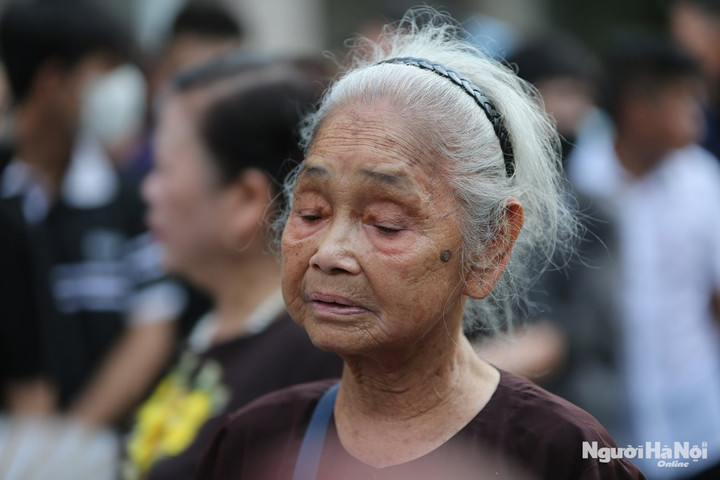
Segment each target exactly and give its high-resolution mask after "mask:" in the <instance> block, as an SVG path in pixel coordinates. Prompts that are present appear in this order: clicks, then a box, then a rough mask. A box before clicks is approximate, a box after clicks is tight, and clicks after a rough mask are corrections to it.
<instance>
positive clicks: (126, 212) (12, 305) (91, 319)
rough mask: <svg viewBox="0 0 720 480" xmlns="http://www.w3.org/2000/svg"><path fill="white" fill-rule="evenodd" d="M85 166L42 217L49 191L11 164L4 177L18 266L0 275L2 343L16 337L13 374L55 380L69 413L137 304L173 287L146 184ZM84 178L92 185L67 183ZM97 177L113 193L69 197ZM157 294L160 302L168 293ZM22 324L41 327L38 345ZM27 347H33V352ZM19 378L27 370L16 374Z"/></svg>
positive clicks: (97, 161) (101, 161)
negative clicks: (155, 237) (141, 187)
mask: <svg viewBox="0 0 720 480" xmlns="http://www.w3.org/2000/svg"><path fill="white" fill-rule="evenodd" d="M74 155H75V154H74ZM86 155H87V154H86ZM85 158H87V157H85ZM76 161H78V160H76V159H75V156H74V157H73V160H72V162H71V166H70V167H68V173H67V174H66V178H65V180H64V184H63V188H62V189H61V193H60V194H59V195H58V197H57V198H55V199H48V198H46V196H45V197H43V198H44V200H45V202H47V203H48V205H47V206H46V207H45V208H44V209H43V208H39V209H38V208H35V210H36V211H38V212H41V213H36V214H31V213H29V212H31V211H33V208H30V207H37V205H38V204H39V203H42V202H38V199H39V198H40V197H42V196H39V195H38V192H39V191H40V190H41V188H40V187H39V185H38V184H36V183H35V182H34V181H33V180H32V179H31V178H28V177H22V176H21V177H18V176H17V172H18V171H22V169H23V168H26V167H18V165H19V163H18V162H6V163H7V165H6V166H5V168H4V169H3V170H2V171H0V210H2V212H3V213H2V216H3V217H4V219H5V220H4V221H3V222H4V223H7V222H10V223H11V224H12V228H9V229H6V228H4V227H3V231H2V235H1V236H2V237H3V240H2V246H3V247H5V246H6V245H9V246H10V247H8V250H5V251H3V252H2V254H0V256H2V257H3V258H2V259H0V263H2V264H3V265H2V266H5V264H8V268H7V269H6V268H0V285H8V287H6V289H5V291H4V292H3V293H2V294H1V295H0V312H4V313H1V314H0V338H5V339H13V348H12V349H7V348H3V347H2V346H0V348H2V349H3V350H4V351H5V352H7V357H8V358H7V363H9V364H11V365H14V367H13V370H26V371H28V372H29V371H30V370H32V371H33V373H35V374H38V375H42V376H44V377H46V378H49V379H50V380H51V381H52V382H53V383H54V385H55V386H56V387H57V393H58V401H59V404H60V407H61V408H64V407H67V406H68V405H70V404H71V403H72V401H73V400H74V399H75V397H76V396H77V395H78V394H79V393H80V392H81V391H82V390H83V388H84V387H85V386H86V385H87V383H88V382H89V380H90V378H91V377H92V375H93V374H94V372H95V371H96V369H97V368H98V366H99V365H100V364H101V362H102V361H103V360H104V357H105V356H106V355H107V353H108V352H109V350H110V349H111V348H112V346H113V345H114V344H115V343H116V342H117V340H118V339H119V336H120V335H121V333H122V332H123V330H124V328H125V326H126V322H127V321H128V320H129V318H130V317H129V315H128V312H129V311H131V309H132V308H133V305H134V302H143V301H147V299H148V298H149V297H148V296H147V295H145V294H149V293H150V289H151V288H152V287H154V286H158V285H160V284H162V285H168V286H169V281H168V279H167V277H166V275H165V272H164V269H163V267H162V265H161V261H162V257H161V255H160V254H159V252H158V251H157V247H156V246H155V244H154V242H153V241H152V239H151V238H150V236H149V235H148V234H147V233H146V232H147V230H146V227H145V224H144V220H143V215H144V205H143V204H142V202H141V200H140V196H139V192H138V191H137V185H135V184H134V183H132V182H130V181H129V180H128V179H126V178H125V177H123V176H121V175H120V174H119V173H118V172H117V170H116V169H115V167H114V166H113V165H112V164H110V163H108V162H109V160H107V159H106V158H104V157H98V158H94V159H93V160H91V162H92V166H88V165H87V160H85V163H80V164H78V166H77V168H73V165H74V164H75V162H76ZM98 170H100V171H101V172H102V174H101V175H100V174H97V173H96V172H97V171H98ZM71 171H72V172H74V173H71ZM74 175H80V177H81V179H82V180H83V181H84V182H85V183H83V182H80V184H71V185H67V182H68V181H69V179H70V178H72V177H73V176H74ZM82 175H86V177H82ZM92 175H94V177H93V179H94V178H95V177H101V178H102V179H104V180H105V181H106V183H107V184H108V185H110V186H111V187H112V188H108V189H107V194H103V195H96V197H97V198H98V199H97V200H94V201H92V202H90V201H88V202H86V203H85V204H81V202H78V201H71V200H69V197H68V196H67V192H68V191H72V192H78V191H81V190H83V188H87V187H88V186H89V185H92V184H91V183H90V182H88V181H87V178H88V177H87V176H92ZM75 178H77V177H75ZM95 185H97V183H95ZM99 188H100V187H96V190H97V189H99ZM96 193H97V192H96ZM102 193H104V192H102ZM173 288H177V287H173ZM165 291H166V290H163V292H165ZM155 292H157V293H156V294H155V295H154V298H155V300H157V297H158V296H162V295H164V293H163V292H160V291H159V290H155ZM141 296H142V298H141ZM164 298H167V296H166V295H165V297H164ZM27 299H29V300H27ZM26 300H27V301H26ZM155 303H156V304H157V303H158V302H155ZM170 303H171V302H165V304H170ZM22 323H27V324H33V325H32V330H34V331H35V334H34V336H33V337H32V340H27V338H28V335H25V334H23V335H20V336H18V334H17V333H16V332H17V331H18V330H19V329H20V328H22V329H23V330H27V328H26V327H28V325H21V324H22ZM15 342H17V343H15ZM23 345H28V346H29V347H31V348H28V352H29V353H28V354H24V353H23V350H24V347H23ZM38 345H39V347H38ZM38 353H40V354H38ZM17 373H24V372H15V371H13V372H10V374H8V376H11V377H12V376H18V375H17Z"/></svg>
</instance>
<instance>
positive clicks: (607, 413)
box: [478, 32, 625, 438]
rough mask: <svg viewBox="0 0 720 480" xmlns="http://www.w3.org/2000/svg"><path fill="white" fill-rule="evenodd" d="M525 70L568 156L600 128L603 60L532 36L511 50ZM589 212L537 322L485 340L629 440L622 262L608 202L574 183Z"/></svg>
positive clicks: (556, 37) (541, 299)
mask: <svg viewBox="0 0 720 480" xmlns="http://www.w3.org/2000/svg"><path fill="white" fill-rule="evenodd" d="M508 62H509V63H510V64H511V65H514V66H515V67H516V68H517V70H518V75H519V76H520V77H522V78H524V79H525V80H527V81H529V82H531V83H532V84H533V85H534V86H535V87H536V88H537V89H538V92H539V93H540V95H541V97H542V100H543V106H544V107H545V110H546V111H547V112H548V114H550V116H551V117H552V118H553V119H554V120H555V125H556V128H557V130H558V133H559V134H560V137H561V142H562V152H563V160H564V161H565V160H566V159H567V157H568V156H569V155H570V154H571V153H572V150H573V148H574V147H575V145H576V143H580V144H582V142H583V137H584V136H587V135H590V136H591V135H592V132H593V131H594V130H593V128H594V126H595V123H596V119H597V118H598V117H599V116H600V114H599V113H598V112H597V108H596V107H595V104H596V102H597V87H598V85H599V82H600V78H601V70H602V69H601V64H600V60H599V59H598V58H597V57H596V56H595V55H594V54H593V53H592V52H591V51H589V50H588V49H587V48H586V47H584V46H583V45H582V44H580V43H579V42H578V41H577V40H575V39H574V38H572V37H570V36H568V35H567V34H563V33H557V32H554V33H552V34H545V35H540V36H536V37H531V38H529V39H527V40H526V42H525V43H524V44H523V45H521V46H520V47H519V49H518V50H517V51H516V52H515V53H514V54H513V55H512V56H510V57H509V58H508ZM571 195H572V197H573V201H575V202H576V203H577V204H578V208H579V210H580V211H581V212H582V215H581V217H580V221H581V224H582V240H581V242H580V244H579V246H578V252H577V255H576V257H574V258H573V259H571V260H570V261H569V262H563V261H562V259H558V260H557V262H556V265H555V266H554V268H551V269H548V270H547V271H546V272H544V273H543V275H542V276H541V277H540V278H539V279H538V282H537V283H536V285H535V286H534V288H533V291H532V294H531V300H532V301H533V303H534V305H533V308H532V310H531V312H530V313H531V317H533V320H532V322H531V323H530V324H529V325H526V326H522V327H520V328H519V330H518V332H517V333H516V334H515V335H514V336H513V337H512V338H510V339H503V340H501V341H497V340H496V341H492V342H487V341H486V342H481V343H480V344H479V345H478V349H479V351H480V353H481V355H483V356H484V358H486V359H488V360H490V361H492V362H493V363H494V364H495V365H497V366H499V367H503V368H506V369H508V370H510V371H513V372H516V373H520V374H522V375H525V376H528V377H530V378H532V379H533V380H535V381H537V382H539V383H540V384H541V385H543V386H544V387H545V388H547V389H548V390H550V391H552V392H553V393H556V394H558V395H560V396H561V397H563V398H565V399H567V400H569V401H571V402H573V403H575V404H576V405H578V406H580V407H581V408H583V409H585V410H587V411H588V412H589V413H591V414H592V415H593V416H594V417H596V418H597V419H598V420H599V421H600V423H602V424H603V425H604V426H605V427H606V428H607V429H608V431H609V432H610V433H611V434H613V436H614V437H615V438H622V437H624V435H623V433H622V432H623V430H622V429H623V426H624V423H625V422H624V418H625V415H624V413H623V408H622V407H623V398H622V396H621V394H620V392H621V391H622V388H621V381H620V372H619V365H618V358H617V353H618V339H619V336H618V335H619V332H618V328H617V325H616V318H617V312H616V309H615V301H614V291H613V285H615V283H616V276H617V264H616V263H617V262H616V261H614V260H613V259H612V256H611V253H610V251H613V250H614V245H615V243H616V242H615V233H614V226H613V224H612V221H611V218H610V214H609V207H608V206H607V205H603V202H602V201H601V200H600V199H597V198H590V197H588V196H587V195H584V194H583V193H582V192H578V191H575V190H573V191H571Z"/></svg>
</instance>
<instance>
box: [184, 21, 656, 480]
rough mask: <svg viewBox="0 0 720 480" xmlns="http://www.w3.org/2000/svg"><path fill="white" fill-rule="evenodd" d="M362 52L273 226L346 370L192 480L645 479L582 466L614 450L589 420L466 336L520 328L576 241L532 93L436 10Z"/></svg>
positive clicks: (209, 459)
mask: <svg viewBox="0 0 720 480" xmlns="http://www.w3.org/2000/svg"><path fill="white" fill-rule="evenodd" d="M369 52H372V55H371V54H369ZM420 56H422V57H420ZM351 58H352V59H353V60H355V63H354V64H353V65H352V66H351V67H350V68H349V70H348V71H347V72H346V73H345V74H344V75H343V76H342V77H340V79H339V80H338V81H337V82H336V83H335V84H334V85H333V86H331V87H330V89H329V90H328V92H327V93H326V95H325V96H324V99H323V101H322V103H321V105H320V107H319V109H318V111H317V112H316V113H314V114H312V115H311V116H310V117H309V118H308V119H307V121H306V123H305V126H306V128H305V130H304V139H305V145H306V151H307V155H306V159H305V160H304V162H303V163H302V164H301V165H300V166H299V168H298V169H297V170H296V172H295V175H293V176H291V177H290V178H289V181H288V184H287V186H286V191H287V193H288V207H289V208H288V211H287V213H286V215H285V216H283V217H281V218H282V219H283V220H284V230H283V234H282V239H281V254H282V291H283V295H284V297H285V301H286V304H287V306H288V311H289V312H290V314H291V315H292V317H293V318H294V319H295V321H297V322H298V323H299V324H300V325H301V326H302V327H303V328H305V329H306V330H307V332H308V334H309V336H310V338H311V340H312V341H313V343H314V344H315V345H316V346H318V347H319V348H322V349H325V350H328V351H333V352H337V353H338V354H339V355H340V356H341V357H342V358H343V360H344V362H345V368H344V370H343V375H342V377H341V379H340V381H339V382H337V381H334V380H331V381H325V382H315V383H310V384H305V385H301V386H296V387H292V388H289V389H285V390H282V391H280V392H275V393H274V394H270V395H268V396H265V397H263V398H262V399H260V400H258V401H256V402H253V403H252V404H250V405H249V406H248V407H246V408H244V409H243V410H241V411H239V412H236V413H235V414H234V415H233V416H232V417H230V419H229V420H228V422H227V423H226V425H225V426H224V427H223V429H222V430H220V431H219V433H218V434H217V435H216V437H215V440H214V442H213V444H212V447H211V448H210V449H209V450H208V451H207V454H206V457H205V459H204V461H203V465H202V467H201V470H200V472H199V474H198V476H197V477H196V478H198V479H206V480H209V479H226V478H234V479H250V478H252V479H255V478H275V479H278V480H282V479H289V478H302V479H308V480H310V479H337V478H342V479H347V480H354V479H367V478H384V479H391V478H392V479H437V478H452V479H466V478H467V479H470V478H490V477H491V476H492V477H493V478H494V477H501V478H513V479H517V478H523V477H525V475H527V476H530V477H532V478H544V479H554V480H561V479H574V480H575V479H598V480H599V479H604V480H610V479H631V478H633V479H642V478H645V477H644V476H643V475H642V473H640V472H639V471H638V470H637V469H636V468H635V467H633V466H632V465H631V464H630V463H629V462H627V461H626V460H622V459H614V460H611V461H609V462H608V463H603V462H600V461H598V460H597V459H593V458H591V457H588V458H583V454H582V450H583V442H584V441H588V442H593V441H594V442H596V445H598V444H599V445H603V446H608V448H610V446H611V445H613V442H612V439H610V437H609V436H608V435H607V433H606V432H605V430H604V429H603V428H602V427H601V426H600V425H599V424H598V423H597V421H596V420H594V419H593V418H592V417H591V416H590V415H588V414H587V413H585V412H583V411H582V410H580V409H579V408H577V407H575V406H573V405H571V404H569V403H567V402H565V401H564V400H561V399H559V398H558V397H556V396H553V395H551V394H549V393H547V392H545V391H544V390H542V389H541V388H539V387H537V386H535V385H533V384H532V383H531V382H529V381H527V380H524V379H522V378H520V377H518V376H515V375H512V374H510V373H508V372H504V371H499V370H497V369H496V368H495V367H493V366H491V365H490V364H488V363H486V362H485V361H483V360H482V359H480V358H479V357H478V356H477V355H476V353H475V352H474V350H473V348H472V346H471V344H470V342H469V341H468V339H467V337H466V336H465V334H464V331H466V332H473V331H484V332H485V333H491V332H493V331H495V330H496V329H499V328H501V326H502V325H503V324H504V323H505V322H506V321H508V319H511V318H512V317H514V316H515V315H516V313H517V310H516V309H517V308H518V306H519V305H518V304H519V303H521V301H520V299H519V298H518V297H519V296H520V295H521V293H522V291H523V282H524V280H526V274H527V273H528V269H529V270H531V269H532V266H531V261H532V260H531V259H533V258H535V257H534V255H537V256H538V257H540V258H542V259H543V260H546V259H547V256H548V255H549V253H550V251H552V250H553V247H555V246H558V247H560V248H562V247H567V246H568V245H567V243H568V241H569V239H570V238H571V237H572V236H573V232H574V224H575V223H574V220H573V215H572V212H571V211H570V209H569V208H568V207H567V205H566V204H565V203H564V201H563V200H564V199H563V197H562V195H561V192H560V191H559V190H560V189H559V185H558V183H559V182H558V181H559V175H560V159H559V155H558V153H559V149H558V139H557V134H556V133H555V131H554V129H553V128H552V125H551V124H550V123H549V122H548V119H547V117H546V116H545V114H544V113H543V112H542V111H541V109H540V108H539V106H538V104H537V102H536V100H535V99H534V98H532V97H531V96H530V95H528V92H529V88H528V86H527V85H526V84H525V83H524V82H522V81H521V80H520V79H518V78H517V77H516V76H515V75H514V74H513V73H512V72H511V71H510V70H509V69H506V68H504V67H503V66H502V65H501V64H499V63H497V62H494V61H493V60H491V59H489V58H487V57H486V56H484V55H483V54H482V53H481V52H480V51H478V50H477V49H473V48H472V47H471V46H470V45H469V44H468V43H466V42H465V41H463V40H462V39H461V37H460V29H459V28H458V27H456V24H455V23H454V22H453V21H452V19H450V18H449V17H447V16H444V15H440V14H438V13H436V12H434V11H433V10H428V9H419V10H411V11H410V12H409V13H408V14H407V16H406V17H405V18H404V19H403V21H402V22H401V23H400V25H399V26H398V28H396V29H393V30H388V31H387V33H386V35H385V36H384V37H383V38H381V39H380V40H379V41H378V42H377V43H370V42H369V41H368V42H361V43H359V44H357V45H356V50H354V51H353V52H351ZM438 62H442V63H438ZM456 69H457V70H456ZM540 263H544V262H543V261H540ZM538 266H540V265H538ZM508 465H512V466H514V467H516V468H518V469H520V470H522V471H524V472H526V473H525V474H524V475H523V476H519V475H517V474H515V473H514V472H512V471H508Z"/></svg>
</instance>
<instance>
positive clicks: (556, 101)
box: [507, 32, 602, 161]
mask: <svg viewBox="0 0 720 480" xmlns="http://www.w3.org/2000/svg"><path fill="white" fill-rule="evenodd" d="M507 61H508V62H509V63H510V64H514V65H516V67H517V69H518V75H519V76H520V77H521V78H523V79H525V80H527V81H528V82H530V83H532V84H533V85H534V86H535V88H537V89H538V92H540V96H541V97H542V101H543V106H544V107H545V110H546V111H547V112H548V113H549V114H550V116H551V117H552V118H553V120H555V127H556V128H557V130H558V133H559V134H560V140H561V141H562V149H563V150H562V153H563V161H564V160H566V159H567V157H568V155H569V154H570V152H571V151H572V148H573V147H574V146H575V144H576V142H577V139H578V137H579V136H581V135H582V132H583V128H584V127H585V125H586V123H587V121H588V117H589V116H590V115H592V114H593V112H594V111H595V104H596V100H597V91H596V90H597V85H598V82H599V81H600V79H601V74H602V73H601V72H602V67H601V65H600V60H599V59H598V58H597V57H596V56H595V54H594V53H593V52H591V51H590V50H588V49H587V47H585V46H584V45H582V44H581V43H580V42H579V41H577V40H576V39H574V38H573V37H571V36H570V35H568V34H564V33H558V32H555V33H552V34H544V35H538V36H534V37H531V38H529V39H527V40H526V41H525V42H524V43H523V44H521V45H520V46H519V47H518V48H517V49H516V50H515V51H514V52H513V53H512V54H511V55H510V56H509V57H508V58H507Z"/></svg>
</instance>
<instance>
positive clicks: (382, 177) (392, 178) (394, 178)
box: [360, 170, 409, 187]
mask: <svg viewBox="0 0 720 480" xmlns="http://www.w3.org/2000/svg"><path fill="white" fill-rule="evenodd" d="M360 176H362V177H365V178H367V179H369V180H373V181H375V182H378V183H383V184H385V185H390V186H394V187H397V186H399V187H408V186H409V185H408V183H409V182H408V179H407V177H406V176H405V175H403V174H395V173H385V172H377V171H374V170H360Z"/></svg>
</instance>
